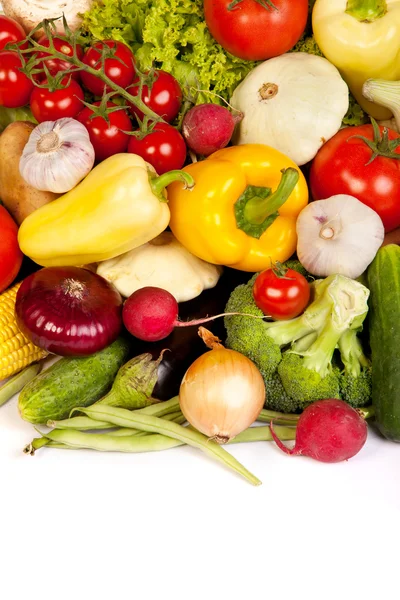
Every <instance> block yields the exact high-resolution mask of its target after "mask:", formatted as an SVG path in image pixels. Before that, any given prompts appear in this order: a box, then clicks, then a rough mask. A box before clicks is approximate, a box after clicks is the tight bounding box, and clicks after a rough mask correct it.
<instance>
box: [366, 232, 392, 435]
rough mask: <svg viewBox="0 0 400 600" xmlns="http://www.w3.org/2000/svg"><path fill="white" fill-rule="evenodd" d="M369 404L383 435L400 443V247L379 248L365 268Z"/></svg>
mask: <svg viewBox="0 0 400 600" xmlns="http://www.w3.org/2000/svg"><path fill="white" fill-rule="evenodd" d="M368 285H369V288H370V290H371V296H370V311H369V319H370V343H371V352H372V404H373V406H374V408H375V421H376V425H377V427H378V429H379V431H380V432H381V433H382V435H383V436H384V437H385V438H387V439H389V440H392V441H393V442H400V248H399V247H398V246H395V245H393V244H391V245H388V246H385V247H384V248H381V249H380V250H379V252H378V254H377V256H376V258H375V260H374V261H373V263H372V264H371V266H370V267H369V269H368Z"/></svg>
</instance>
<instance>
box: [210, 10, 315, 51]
mask: <svg viewBox="0 0 400 600" xmlns="http://www.w3.org/2000/svg"><path fill="white" fill-rule="evenodd" d="M204 15H205V20H206V23H207V27H208V29H209V30H210V33H211V35H212V36H213V37H214V38H215V39H216V40H217V42H218V43H219V44H221V46H222V47H223V48H225V50H227V51H228V52H230V53H231V54H233V56H237V57H239V58H242V59H244V60H266V59H268V58H272V57H273V56H280V55H281V54H284V53H285V52H287V51H288V50H290V49H291V48H293V46H294V45H295V44H296V43H297V42H298V41H299V39H300V37H301V35H302V34H303V32H304V29H305V27H306V24H307V17H308V0H295V1H293V0H239V1H235V0H233V1H232V0H204Z"/></svg>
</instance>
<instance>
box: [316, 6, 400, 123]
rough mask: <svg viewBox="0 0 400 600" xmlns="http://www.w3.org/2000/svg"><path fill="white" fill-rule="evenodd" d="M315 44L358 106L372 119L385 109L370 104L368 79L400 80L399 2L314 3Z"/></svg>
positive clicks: (386, 113)
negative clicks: (366, 95) (366, 94)
mask: <svg viewBox="0 0 400 600" xmlns="http://www.w3.org/2000/svg"><path fill="white" fill-rule="evenodd" d="M312 25H313V32H314V37H315V41H316V42H317V44H318V46H319V47H320V49H321V51H322V53H323V54H324V56H325V57H326V58H327V59H328V60H329V61H330V62H331V63H332V64H334V65H335V66H336V67H337V68H338V69H339V71H340V73H341V75H342V77H343V79H344V80H345V81H346V83H347V85H348V86H349V88H350V90H351V92H352V93H353V95H354V96H355V98H356V100H357V102H358V103H359V104H360V106H361V107H362V108H363V109H364V110H365V111H366V112H367V113H368V114H369V115H371V116H373V117H374V118H375V119H378V120H382V119H388V118H389V117H390V115H391V113H390V111H389V110H388V109H387V108H383V107H380V106H378V105H376V104H373V103H372V102H369V101H368V100H366V98H364V96H363V95H362V87H363V85H364V83H365V81H366V80H367V79H369V78H373V79H388V80H391V81H395V80H398V79H400V0H317V1H316V3H315V5H314V9H313V14H312Z"/></svg>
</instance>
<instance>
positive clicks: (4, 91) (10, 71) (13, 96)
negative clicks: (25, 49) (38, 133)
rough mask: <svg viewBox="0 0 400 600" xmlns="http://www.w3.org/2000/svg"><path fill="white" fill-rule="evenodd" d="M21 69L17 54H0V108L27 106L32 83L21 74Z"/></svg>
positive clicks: (5, 52)
mask: <svg viewBox="0 0 400 600" xmlns="http://www.w3.org/2000/svg"><path fill="white" fill-rule="evenodd" d="M21 67H22V62H21V59H20V57H19V55H18V53H17V52H11V51H10V50H2V51H1V52H0V106H6V107H7V108H18V107H20V106H25V104H28V102H29V98H30V95H31V93H32V90H33V83H32V81H31V80H30V79H29V78H28V77H27V76H26V75H24V73H21V71H20V70H19V69H20V68H21Z"/></svg>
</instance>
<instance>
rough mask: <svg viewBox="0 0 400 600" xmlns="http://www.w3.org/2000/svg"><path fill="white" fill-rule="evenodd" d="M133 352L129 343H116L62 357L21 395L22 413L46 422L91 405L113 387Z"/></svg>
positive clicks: (19, 405)
mask: <svg viewBox="0 0 400 600" xmlns="http://www.w3.org/2000/svg"><path fill="white" fill-rule="evenodd" d="M128 356H129V343H128V342H127V341H126V340H125V339H123V338H118V339H117V340H116V341H115V342H114V343H113V344H111V345H110V346H108V347H107V348H105V349H104V350H101V351H100V352H96V354H92V355H91V356H87V357H84V358H78V357H68V358H61V359H60V360H59V361H58V362H56V363H54V365H52V366H51V367H49V368H48V369H46V370H45V371H43V372H42V373H40V374H39V375H37V376H36V377H35V378H34V379H33V380H32V381H31V382H29V383H28V385H26V386H25V387H24V389H23V390H22V392H21V393H20V395H19V400H18V408H19V411H20V414H21V417H22V418H23V419H24V420H25V421H29V422H30V423H34V424H38V425H45V424H46V423H47V421H49V420H56V421H57V420H61V419H66V418H67V417H68V416H69V413H70V411H71V410H72V409H73V408H76V407H78V406H90V405H91V404H93V403H94V402H96V401H97V400H99V399H100V398H102V397H103V396H104V395H105V394H107V392H108V391H109V390H110V388H111V386H112V384H113V382H114V379H115V376H116V374H117V372H118V370H119V369H120V367H122V365H123V364H124V363H125V362H126V360H127V359H128Z"/></svg>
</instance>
